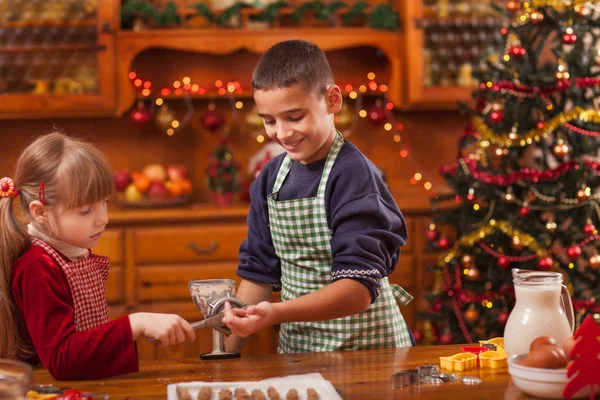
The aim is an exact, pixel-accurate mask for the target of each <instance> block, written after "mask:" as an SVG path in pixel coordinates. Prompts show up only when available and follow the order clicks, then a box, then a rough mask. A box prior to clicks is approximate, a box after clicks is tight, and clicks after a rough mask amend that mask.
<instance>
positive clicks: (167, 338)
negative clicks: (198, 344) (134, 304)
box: [129, 313, 196, 347]
mask: <svg viewBox="0 0 600 400" xmlns="http://www.w3.org/2000/svg"><path fill="white" fill-rule="evenodd" d="M129 321H130V324H131V330H132V333H133V339H134V340H135V339H137V338H138V337H139V336H141V335H144V336H146V337H147V338H150V339H156V340H158V341H159V342H160V346H161V347H166V346H171V345H174V344H178V343H183V342H185V339H186V336H187V337H188V338H189V340H190V342H193V341H194V340H196V332H194V329H193V328H192V326H191V325H190V324H189V322H187V321H186V320H185V319H183V318H181V317H180V316H179V315H175V314H154V313H135V314H131V315H130V316H129Z"/></svg>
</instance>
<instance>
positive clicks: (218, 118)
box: [201, 103, 225, 133]
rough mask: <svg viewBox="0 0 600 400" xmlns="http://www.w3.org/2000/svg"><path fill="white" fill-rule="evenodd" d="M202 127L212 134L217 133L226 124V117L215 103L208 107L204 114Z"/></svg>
mask: <svg viewBox="0 0 600 400" xmlns="http://www.w3.org/2000/svg"><path fill="white" fill-rule="evenodd" d="M201 122H202V126H203V127H205V128H206V129H208V130H209V131H211V132H213V133H214V132H216V131H217V130H219V128H221V126H223V124H224V123H225V117H223V114H221V113H220V112H218V111H217V110H216V106H215V104H214V103H210V104H209V105H208V110H207V111H206V112H205V113H204V114H202V120H201Z"/></svg>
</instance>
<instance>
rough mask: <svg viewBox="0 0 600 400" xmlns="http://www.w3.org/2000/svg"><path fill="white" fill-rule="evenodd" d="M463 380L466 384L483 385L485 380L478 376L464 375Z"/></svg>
mask: <svg viewBox="0 0 600 400" xmlns="http://www.w3.org/2000/svg"><path fill="white" fill-rule="evenodd" d="M461 382H462V383H463V384H465V385H469V386H472V385H481V384H482V383H483V381H482V380H481V379H480V378H478V377H476V376H463V377H462V379H461Z"/></svg>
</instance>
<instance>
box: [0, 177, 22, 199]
mask: <svg viewBox="0 0 600 400" xmlns="http://www.w3.org/2000/svg"><path fill="white" fill-rule="evenodd" d="M18 195H19V189H17V188H16V187H15V181H13V180H12V178H9V177H8V176H5V177H4V178H2V179H0V197H10V198H11V199H14V198H15V197H17V196H18Z"/></svg>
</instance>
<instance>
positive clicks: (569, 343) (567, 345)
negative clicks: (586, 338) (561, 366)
mask: <svg viewBox="0 0 600 400" xmlns="http://www.w3.org/2000/svg"><path fill="white" fill-rule="evenodd" d="M575 343H577V340H575V339H574V338H573V336H569V337H568V338H567V340H565V342H564V343H563V350H564V351H565V354H566V355H567V357H569V358H573V356H574V354H571V351H573V347H575Z"/></svg>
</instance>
